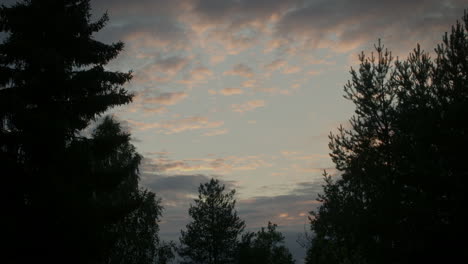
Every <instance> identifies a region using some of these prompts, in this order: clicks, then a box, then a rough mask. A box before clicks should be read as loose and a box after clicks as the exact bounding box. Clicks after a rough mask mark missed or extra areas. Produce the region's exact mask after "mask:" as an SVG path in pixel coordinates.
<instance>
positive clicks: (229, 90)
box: [219, 88, 244, 96]
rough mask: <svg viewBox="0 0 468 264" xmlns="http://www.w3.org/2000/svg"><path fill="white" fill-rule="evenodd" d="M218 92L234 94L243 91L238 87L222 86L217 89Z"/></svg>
mask: <svg viewBox="0 0 468 264" xmlns="http://www.w3.org/2000/svg"><path fill="white" fill-rule="evenodd" d="M219 93H220V94H222V95H227V96H229V95H235V94H243V93H244V91H243V90H242V89H240V88H224V89H222V90H221V91H219Z"/></svg>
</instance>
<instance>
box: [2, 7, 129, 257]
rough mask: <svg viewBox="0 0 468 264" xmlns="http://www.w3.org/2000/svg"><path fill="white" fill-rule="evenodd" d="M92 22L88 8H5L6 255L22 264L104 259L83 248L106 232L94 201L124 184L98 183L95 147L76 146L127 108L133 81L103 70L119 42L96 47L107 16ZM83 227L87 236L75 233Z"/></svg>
mask: <svg viewBox="0 0 468 264" xmlns="http://www.w3.org/2000/svg"><path fill="white" fill-rule="evenodd" d="M90 19H91V15H90V3H89V1H86V0H62V1H59V0H25V1H21V2H19V3H17V4H14V5H12V6H9V7H6V6H3V5H2V6H1V8H0V31H1V32H3V33H6V38H5V39H4V41H3V42H2V43H1V44H0V120H1V123H0V160H1V163H2V166H3V171H2V175H7V176H6V177H5V182H4V186H5V190H4V192H3V194H4V195H5V199H4V200H5V201H7V204H8V209H7V210H8V212H7V213H6V214H7V215H8V217H7V225H8V228H7V230H8V233H7V234H6V235H5V237H6V239H7V240H9V241H8V242H7V243H8V245H9V249H8V250H7V252H8V254H9V255H8V257H9V258H11V259H14V262H16V263H20V262H30V261H31V260H34V261H38V260H45V259H47V260H48V262H61V261H62V262H63V261H65V262H81V263H87V262H88V263H89V262H93V261H92V259H99V258H100V257H102V256H98V255H100V254H101V253H102V252H100V250H99V249H97V248H92V245H95V243H91V244H90V245H88V246H87V243H86V242H87V241H93V239H94V238H95V237H94V236H93V235H90V234H91V233H92V232H89V230H93V229H97V230H99V229H100V228H101V225H100V224H97V225H95V226H93V223H94V222H93V221H92V220H91V219H92V218H94V217H98V218H99V217H101V216H99V215H95V214H94V213H95V212H96V210H94V209H91V208H90V206H91V204H92V203H91V202H90V201H91V200H93V199H94V196H95V195H96V192H97V189H99V188H112V184H113V186H116V182H119V177H116V178H114V180H113V181H112V182H113V183H111V184H110V186H107V187H106V186H103V185H102V184H104V185H106V184H107V183H104V182H99V180H97V179H95V178H94V176H95V175H96V174H95V172H93V171H92V166H91V164H89V159H88V157H87V156H88V155H89V153H90V152H89V144H87V143H82V142H80V141H85V140H83V139H80V136H79V132H80V131H81V130H82V129H84V128H86V127H87V126H88V125H89V124H90V122H91V121H93V120H95V119H96V118H97V117H98V116H99V115H101V114H102V113H104V112H105V111H106V110H108V109H109V108H111V107H113V106H118V105H121V104H126V103H129V102H130V101H131V99H132V95H131V94H129V93H128V92H127V91H126V90H125V89H123V88H122V85H123V84H125V83H126V82H128V81H129V80H130V79H131V73H122V72H112V71H108V70H106V69H105V67H104V66H105V65H106V64H107V63H108V62H109V61H110V60H112V59H113V58H115V57H116V56H117V55H118V53H119V52H120V51H121V50H122V49H123V43H121V42H118V43H114V44H110V45H107V44H104V43H101V42H99V41H96V40H94V39H93V37H92V35H93V33H95V32H97V31H99V30H101V29H102V28H103V27H104V25H105V23H106V21H107V20H108V16H107V14H105V15H104V16H102V17H101V18H100V19H99V20H97V21H96V22H91V21H90ZM80 151H83V152H84V153H85V154H84V155H80V154H79V152H80ZM120 180H122V179H121V178H120ZM100 184H101V185H100ZM82 219H85V220H84V222H85V223H87V224H89V225H87V224H85V225H84V226H87V228H90V229H89V230H88V232H84V233H80V232H79V230H83V228H81V227H80V222H81V220H82ZM75 228H76V229H77V230H74V229H75ZM100 233H101V232H97V234H100ZM88 235H89V236H88ZM62 256H66V258H63V257H62Z"/></svg>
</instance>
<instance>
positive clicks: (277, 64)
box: [263, 59, 288, 71]
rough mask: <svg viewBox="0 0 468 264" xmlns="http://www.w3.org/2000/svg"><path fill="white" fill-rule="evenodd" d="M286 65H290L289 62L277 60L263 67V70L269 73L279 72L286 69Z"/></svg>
mask: <svg viewBox="0 0 468 264" xmlns="http://www.w3.org/2000/svg"><path fill="white" fill-rule="evenodd" d="M286 65H288V62H287V61H285V60H283V59H276V60H274V61H272V62H270V63H268V64H266V65H265V66H263V68H265V70H267V71H277V70H279V69H281V68H284V67H285V66H286Z"/></svg>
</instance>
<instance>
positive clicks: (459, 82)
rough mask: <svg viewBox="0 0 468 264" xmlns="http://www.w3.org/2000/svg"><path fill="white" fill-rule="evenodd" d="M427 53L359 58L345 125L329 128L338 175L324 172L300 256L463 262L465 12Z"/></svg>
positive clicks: (467, 85)
mask: <svg viewBox="0 0 468 264" xmlns="http://www.w3.org/2000/svg"><path fill="white" fill-rule="evenodd" d="M435 52H436V56H437V57H436V59H435V60H431V58H430V57H429V55H428V54H427V53H425V52H424V51H421V49H420V48H419V46H418V47H417V48H416V49H415V50H414V51H413V53H411V54H410V56H409V57H408V59H407V60H406V61H403V62H401V61H398V60H397V61H396V62H395V63H393V58H392V56H391V54H390V53H389V52H387V51H386V50H384V48H383V46H381V45H380V43H379V45H378V46H376V55H375V56H374V55H372V56H371V57H370V58H365V56H364V54H361V55H360V60H361V65H360V67H359V71H358V72H356V71H355V70H351V76H352V80H351V81H350V82H349V83H348V84H347V85H346V86H345V91H346V98H348V99H350V100H351V101H352V102H353V103H354V104H355V105H356V112H355V116H354V117H353V118H352V119H351V121H350V123H351V129H349V130H348V129H344V128H343V127H340V129H339V132H338V134H337V135H330V144H329V146H330V149H331V151H332V153H331V156H332V159H333V162H334V163H335V164H336V168H337V169H338V170H339V171H340V172H341V177H339V178H338V179H336V180H333V179H332V178H331V177H330V176H329V175H328V174H326V173H325V180H326V184H325V186H324V193H323V194H322V195H321V196H319V200H320V201H322V202H323V204H322V206H321V207H320V208H319V210H318V211H317V212H312V220H311V226H312V230H313V231H314V232H315V237H314V239H313V241H312V246H311V248H310V250H309V251H308V254H307V259H306V263H415V262H420V263H422V262H434V261H438V262H441V263H452V262H455V260H456V259H466V250H465V249H464V244H463V243H459V241H460V239H462V238H463V239H464V238H465V237H466V235H467V227H466V222H467V220H468V219H467V217H466V214H464V209H463V207H464V205H465V204H466V203H467V195H466V188H467V187H468V182H467V180H468V168H467V167H466V166H465V165H464V164H465V159H466V158H465V156H466V155H464V154H462V153H464V151H465V150H466V148H467V147H468V137H467V134H468V123H467V122H466V120H465V119H466V116H467V114H468V16H467V14H466V12H465V15H464V16H463V23H459V22H457V25H456V26H454V27H452V31H451V34H450V35H449V34H447V33H446V34H445V35H444V37H443V43H442V44H440V45H439V46H438V47H437V48H436V49H435Z"/></svg>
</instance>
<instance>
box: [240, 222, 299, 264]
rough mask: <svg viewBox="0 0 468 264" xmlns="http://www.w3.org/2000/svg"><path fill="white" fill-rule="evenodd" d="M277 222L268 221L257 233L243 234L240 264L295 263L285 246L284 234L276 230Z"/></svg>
mask: <svg viewBox="0 0 468 264" xmlns="http://www.w3.org/2000/svg"><path fill="white" fill-rule="evenodd" d="M276 227H277V225H276V224H272V223H270V222H268V227H267V228H266V229H265V228H264V227H262V229H261V230H260V231H258V232H257V233H250V232H248V233H246V234H244V235H242V239H241V242H240V243H239V245H238V258H237V263H239V264H294V263H295V261H294V259H293V257H292V254H291V253H290V252H289V250H288V248H287V247H286V246H284V236H283V234H281V232H279V231H276Z"/></svg>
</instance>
